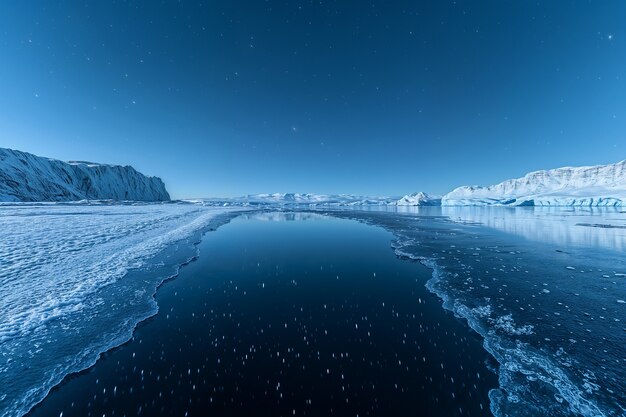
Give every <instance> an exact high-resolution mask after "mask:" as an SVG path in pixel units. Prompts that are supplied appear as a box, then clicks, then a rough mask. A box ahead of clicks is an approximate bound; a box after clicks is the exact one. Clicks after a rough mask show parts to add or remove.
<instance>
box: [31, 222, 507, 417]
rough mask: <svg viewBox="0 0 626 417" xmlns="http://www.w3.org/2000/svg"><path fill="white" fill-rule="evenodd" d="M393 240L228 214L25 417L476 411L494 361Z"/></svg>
mask: <svg viewBox="0 0 626 417" xmlns="http://www.w3.org/2000/svg"><path fill="white" fill-rule="evenodd" d="M394 239H395V238H394V236H393V235H392V234H391V233H390V232H389V231H386V230H384V229H382V228H378V227H371V226H367V225H364V224H362V223H358V222H354V221H349V220H341V219H336V218H328V217H322V216H318V215H314V214H277V213H274V214H271V213H269V214H258V215H248V216H243V217H239V218H237V219H235V220H233V221H232V222H231V223H229V224H227V225H225V226H222V227H221V228H220V229H219V230H218V231H217V232H213V233H209V234H207V235H206V236H205V238H204V239H203V241H202V243H201V244H200V248H199V249H200V257H199V258H198V260H196V261H195V262H193V263H191V264H189V265H188V266H186V267H185V268H183V270H182V271H181V274H180V276H179V277H178V278H177V279H175V280H173V281H170V282H168V283H166V284H165V285H164V286H163V287H162V288H161V289H160V290H159V291H158V293H157V302H158V305H159V309H160V312H159V314H158V315H156V316H155V317H153V318H152V319H150V320H149V321H147V322H144V323H143V324H142V325H140V327H139V328H138V329H137V330H136V332H135V335H134V337H133V339H132V341H130V342H129V343H127V344H126V345H124V346H122V347H121V348H118V349H116V350H114V351H111V352H109V353H107V354H105V355H103V358H102V359H101V360H100V361H98V363H97V364H96V365H95V366H94V367H93V368H91V369H90V370H88V371H86V372H83V373H82V374H80V375H77V376H73V377H70V378H69V379H68V380H67V381H66V382H65V383H64V384H62V385H61V386H60V387H59V388H57V389H55V390H54V391H53V392H52V393H51V394H50V395H49V396H48V398H47V399H46V400H44V402H43V403H42V404H41V405H40V406H39V407H37V408H35V410H34V411H33V412H32V413H31V414H30V415H31V416H33V417H39V416H60V415H62V416H64V417H67V416H81V417H82V416H98V417H100V416H124V415H125V416H135V415H147V416H156V415H167V416H170V415H175V416H185V415H187V416H206V415H220V416H231V415H232V416H235V415H237V416H239V415H242V416H244V415H245V416H247V415H271V416H287V415H298V416H300V415H318V416H319V415H338V416H368V415H377V416H381V415H390V416H391V415H393V416H405V415H407V416H408V415H415V414H419V415H432V416H440V415H449V416H453V415H474V416H483V415H487V414H489V398H488V395H489V391H490V390H491V389H493V388H495V387H497V375H496V374H495V373H494V369H495V366H496V364H495V362H493V361H492V359H490V355H489V354H488V353H487V351H485V350H484V348H483V347H482V340H481V339H480V338H479V337H478V336H477V335H476V334H475V333H473V332H472V331H471V330H470V329H469V327H468V326H467V325H466V324H465V323H464V322H463V321H461V320H459V319H458V318H456V317H454V315H453V314H452V313H450V312H449V311H446V310H444V309H442V308H441V302H440V300H439V299H438V298H437V297H436V296H435V295H433V294H432V293H431V292H429V291H428V290H427V289H426V287H425V283H426V281H428V280H429V279H431V270H429V269H428V268H426V267H424V266H422V265H420V264H418V263H413V262H406V261H402V260H400V259H398V257H397V256H396V255H395V254H394V252H393V251H392V250H391V249H390V243H391V242H392V240H394ZM490 369H491V370H490ZM61 413H62V414H61Z"/></svg>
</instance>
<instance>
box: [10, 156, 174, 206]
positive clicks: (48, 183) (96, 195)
mask: <svg viewBox="0 0 626 417" xmlns="http://www.w3.org/2000/svg"><path fill="white" fill-rule="evenodd" d="M76 200H116V201H129V200H130V201H169V200H170V196H169V194H168V192H167V190H166V189H165V184H163V181H162V180H161V179H160V178H158V177H149V176H146V175H143V174H141V173H140V172H138V171H136V170H135V169H134V168H133V167H131V166H119V165H106V164H97V163H92V162H82V161H72V162H63V161H59V160H56V159H49V158H43V157H39V156H36V155H33V154H30V153H26V152H21V151H16V150H12V149H6V148H0V201H3V202H35V201H51V202H52V201H53V202H61V201H76Z"/></svg>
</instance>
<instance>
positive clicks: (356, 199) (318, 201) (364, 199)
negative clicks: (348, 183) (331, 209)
mask: <svg viewBox="0 0 626 417" xmlns="http://www.w3.org/2000/svg"><path fill="white" fill-rule="evenodd" d="M395 199H396V198H393V197H370V196H359V195H353V194H310V193H272V194H250V195H247V196H243V197H235V198H209V199H202V200H194V201H201V202H203V203H204V204H207V205H227V206H230V205H233V206H258V205H278V206H289V205H293V206H299V205H303V206H329V205H330V206H365V205H369V206H371V205H388V204H393V203H394V202H395Z"/></svg>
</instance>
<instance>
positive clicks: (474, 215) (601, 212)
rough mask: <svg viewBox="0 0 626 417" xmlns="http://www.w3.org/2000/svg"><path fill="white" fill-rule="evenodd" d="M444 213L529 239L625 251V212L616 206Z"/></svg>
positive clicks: (465, 209) (448, 209)
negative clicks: (613, 207)
mask: <svg viewBox="0 0 626 417" xmlns="http://www.w3.org/2000/svg"><path fill="white" fill-rule="evenodd" d="M442 214H444V215H446V216H449V217H450V218H451V219H452V220H461V221H470V222H478V223H481V224H483V225H485V226H488V227H492V228H494V229H498V230H502V231H504V232H507V233H513V234H516V235H519V236H523V237H524V238H526V239H529V240H536V241H541V242H545V243H553V244H559V245H565V246H581V247H595V248H603V249H611V250H618V251H624V250H626V212H620V210H617V209H554V208H538V207H536V208H522V207H519V208H506V207H442ZM600 226H602V227H600ZM607 226H608V227H607Z"/></svg>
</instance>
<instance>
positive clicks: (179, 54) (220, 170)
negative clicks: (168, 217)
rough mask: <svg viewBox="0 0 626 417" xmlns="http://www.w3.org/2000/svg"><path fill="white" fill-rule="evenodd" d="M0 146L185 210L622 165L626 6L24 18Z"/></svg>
mask: <svg viewBox="0 0 626 417" xmlns="http://www.w3.org/2000/svg"><path fill="white" fill-rule="evenodd" d="M0 147H10V148H15V149H20V150H23V151H27V152H32V153H35V154H38V155H42V156H48V157H53V158H59V159H63V160H90V161H98V162H107V163H116V164H132V165H133V166H135V167H136V168H137V169H139V170H140V171H142V172H144V173H146V174H150V175H158V176H160V177H162V178H163V179H164V181H165V182H166V184H167V186H168V188H169V190H170V192H171V193H172V195H173V197H208V196H236V195H243V194H248V193H258V192H315V193H340V192H345V193H357V194H378V195H403V194H406V193H409V192H413V191H427V192H432V193H444V192H447V191H449V190H450V189H451V188H453V187H456V186H459V185H467V184H490V183H494V182H498V181H501V180H504V179H506V178H510V177H516V176H520V175H523V174H524V173H526V172H528V171H531V170H536V169H543V168H555V167H559V166H564V165H590V164H600V163H610V162H617V161H619V160H622V159H624V158H626V2H624V1H582V0H581V1H554V0H551V1H545V2H543V1H539V2H530V1H525V0H524V1H523V0H519V1H504V0H494V1H476V2H470V1H456V2H454V1H453V2H450V1H441V0H436V1H435V0H433V1H429V2H426V1H401V0H398V1H363V0H359V1H357V0H337V1H327V0H324V1H261V0H248V1H237V0H223V1H205V2H198V1H178V2H177V1H159V2H157V1H144V2H135V1H107V2H103V1H88V2H85V1H59V2H48V1H43V0H42V1H15V2H8V1H5V2H2V4H1V5H0Z"/></svg>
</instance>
